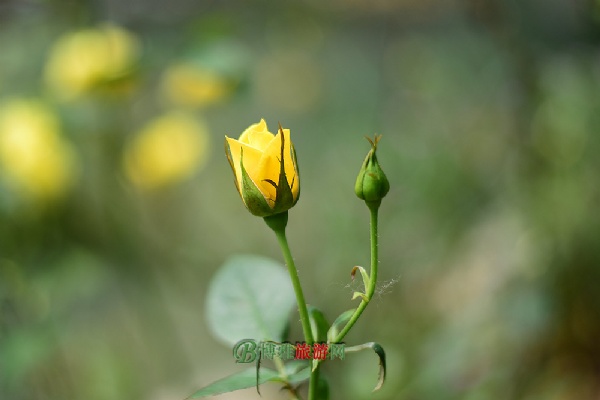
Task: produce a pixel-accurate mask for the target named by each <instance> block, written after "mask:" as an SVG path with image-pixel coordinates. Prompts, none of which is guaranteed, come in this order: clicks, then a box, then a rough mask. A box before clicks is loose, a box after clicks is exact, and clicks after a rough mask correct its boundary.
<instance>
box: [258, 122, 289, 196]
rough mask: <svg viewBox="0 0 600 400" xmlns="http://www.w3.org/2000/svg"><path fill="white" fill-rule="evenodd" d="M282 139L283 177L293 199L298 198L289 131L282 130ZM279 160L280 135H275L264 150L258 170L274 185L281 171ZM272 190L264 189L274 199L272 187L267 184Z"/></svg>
mask: <svg viewBox="0 0 600 400" xmlns="http://www.w3.org/2000/svg"><path fill="white" fill-rule="evenodd" d="M283 138H284V149H283V159H284V163H285V165H284V167H285V176H286V178H287V181H288V185H290V188H291V189H292V194H293V195H294V199H296V198H297V197H298V191H299V185H298V184H299V182H298V177H297V173H296V169H295V165H294V162H293V159H292V141H291V140H290V130H289V129H284V130H283ZM280 158H281V134H280V133H277V135H276V136H275V139H273V141H272V142H271V143H269V146H268V147H267V148H266V149H265V153H264V156H263V158H262V159H261V161H260V165H259V167H258V168H259V170H260V171H261V172H262V173H263V174H264V176H267V177H268V179H271V180H273V181H274V182H275V183H278V182H279V172H280V169H281V166H280V162H279V159H280ZM268 186H270V187H271V188H273V189H272V190H270V189H269V188H266V189H267V190H268V192H269V194H270V195H272V196H273V198H275V197H274V196H275V192H276V190H275V188H274V187H273V185H270V184H268Z"/></svg>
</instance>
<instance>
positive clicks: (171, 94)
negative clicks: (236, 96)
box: [162, 63, 233, 107]
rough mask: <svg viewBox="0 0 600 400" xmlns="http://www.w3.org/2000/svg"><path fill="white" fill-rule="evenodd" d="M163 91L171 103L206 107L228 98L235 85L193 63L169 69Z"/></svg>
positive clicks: (164, 78)
mask: <svg viewBox="0 0 600 400" xmlns="http://www.w3.org/2000/svg"><path fill="white" fill-rule="evenodd" d="M162 90H163V93H164V95H165V97H166V98H167V100H169V101H170V102H172V103H174V104H176V105H181V106H197V107H201V106H205V105H208V104H213V103H217V102H219V101H221V100H223V99H224V98H226V97H227V96H228V95H229V94H230V93H231V91H232V90H233V85H232V83H231V82H229V81H228V80H227V79H226V78H225V77H224V76H222V75H220V74H218V73H216V72H213V71H211V70H209V69H206V68H204V67H202V66H199V65H194V64H192V63H180V64H177V65H173V66H171V67H169V68H168V69H167V70H166V71H165V73H164V75H163V77H162Z"/></svg>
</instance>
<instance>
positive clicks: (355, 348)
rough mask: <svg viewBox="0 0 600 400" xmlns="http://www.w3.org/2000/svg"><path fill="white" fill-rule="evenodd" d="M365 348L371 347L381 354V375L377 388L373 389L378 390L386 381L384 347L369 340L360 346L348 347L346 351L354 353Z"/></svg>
mask: <svg viewBox="0 0 600 400" xmlns="http://www.w3.org/2000/svg"><path fill="white" fill-rule="evenodd" d="M364 349H371V350H373V351H374V352H375V353H376V354H377V355H378V356H379V375H378V378H377V385H376V386H375V389H373V391H376V390H379V389H381V387H382V386H383V382H385V375H386V365H385V351H384V350H383V347H381V345H379V344H378V343H375V342H369V343H365V344H360V345H358V346H352V347H347V348H346V353H352V352H356V351H361V350H364Z"/></svg>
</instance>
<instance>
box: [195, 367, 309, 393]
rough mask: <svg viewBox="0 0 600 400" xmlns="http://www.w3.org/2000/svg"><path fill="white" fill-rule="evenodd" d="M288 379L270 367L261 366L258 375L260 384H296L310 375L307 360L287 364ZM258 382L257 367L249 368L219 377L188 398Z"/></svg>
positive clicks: (252, 384)
mask: <svg viewBox="0 0 600 400" xmlns="http://www.w3.org/2000/svg"><path fill="white" fill-rule="evenodd" d="M285 373H286V375H287V379H284V378H282V377H281V376H280V375H279V373H278V372H277V371H274V370H272V369H270V368H261V369H260V375H259V376H258V384H259V385H262V384H263V383H266V382H280V383H284V384H287V385H295V384H298V383H300V382H304V381H305V380H307V379H308V378H309V377H310V368H308V363H307V362H305V361H291V362H289V363H287V364H286V365H285ZM256 384H257V380H256V369H255V368H248V369H246V370H244V371H241V372H238V373H236V374H233V375H230V376H228V377H226V378H223V379H219V380H218V381H216V382H213V383H211V384H210V385H208V386H206V387H204V388H202V389H200V390H198V391H197V392H195V393H194V394H193V395H191V396H190V397H188V399H199V398H202V397H206V396H214V395H217V394H223V393H227V392H233V391H236V390H241V389H248V388H250V387H253V386H255V385H256Z"/></svg>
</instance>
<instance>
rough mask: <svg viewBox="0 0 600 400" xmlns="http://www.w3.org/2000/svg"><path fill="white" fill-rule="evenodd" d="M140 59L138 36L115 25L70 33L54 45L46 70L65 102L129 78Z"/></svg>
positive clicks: (50, 81) (47, 75) (48, 79)
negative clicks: (100, 86)
mask: <svg viewBox="0 0 600 400" xmlns="http://www.w3.org/2000/svg"><path fill="white" fill-rule="evenodd" d="M138 56H139V43H138V40H137V39H136V37H135V36H133V35H132V34H131V33H129V32H127V31H126V30H124V29H122V28H119V27H117V26H114V25H108V24H107V25H102V26H100V27H98V28H93V29H85V30H81V31H78V32H74V33H70V34H67V35H65V36H63V37H61V38H59V39H58V41H57V42H56V43H55V44H54V46H53V48H52V50H51V53H50V57H49V60H48V63H47V64H46V69H45V79H46V82H47V84H48V85H49V86H50V88H51V89H52V90H53V91H54V92H55V93H56V94H58V95H59V96H60V97H62V98H63V99H66V100H70V99H73V98H75V97H77V96H79V95H81V94H83V93H85V92H86V91H89V90H90V89H92V88H94V87H95V86H96V85H98V84H101V83H105V82H109V81H112V80H116V79H119V78H122V77H124V76H127V74H129V73H130V72H131V70H132V68H133V67H134V64H135V62H136V61H137V59H138Z"/></svg>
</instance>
